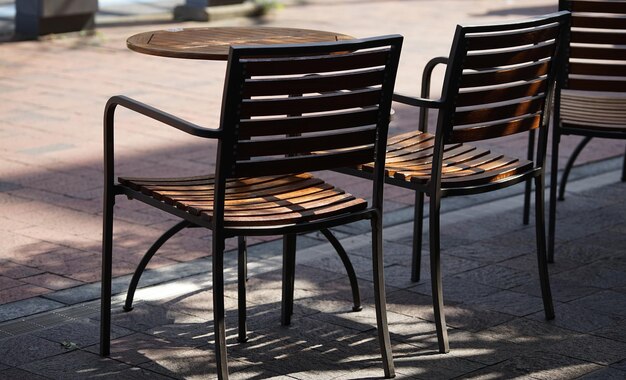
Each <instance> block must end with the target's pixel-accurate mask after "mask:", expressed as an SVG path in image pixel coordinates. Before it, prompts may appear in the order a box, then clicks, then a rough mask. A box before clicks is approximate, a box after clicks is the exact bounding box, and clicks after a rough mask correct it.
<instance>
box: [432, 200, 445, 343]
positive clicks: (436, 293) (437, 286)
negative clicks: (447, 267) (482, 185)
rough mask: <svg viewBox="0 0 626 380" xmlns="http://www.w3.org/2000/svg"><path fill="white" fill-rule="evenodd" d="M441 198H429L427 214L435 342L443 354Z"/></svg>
mask: <svg viewBox="0 0 626 380" xmlns="http://www.w3.org/2000/svg"><path fill="white" fill-rule="evenodd" d="M440 206H441V199H440V197H439V196H438V195H433V196H431V198H430V214H429V216H428V220H429V228H430V231H429V232H430V277H431V287H432V294H433V312H434V314H435V326H436V328H437V343H438V344H439V352H441V353H442V354H445V353H447V352H449V351H450V344H449V342H448V330H447V327H446V316H445V314H444V310H443V289H442V281H441V264H440V249H441V247H440V245H439V240H440V236H439V234H440V231H439V223H440V222H439V211H440Z"/></svg>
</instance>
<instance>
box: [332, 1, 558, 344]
mask: <svg viewBox="0 0 626 380" xmlns="http://www.w3.org/2000/svg"><path fill="white" fill-rule="evenodd" d="M568 20H569V12H560V13H556V14H552V15H547V16H544V17H539V18H536V19H533V20H531V21H522V22H517V23H508V24H501V25H490V26H466V27H464V26H458V27H457V30H456V34H455V38H454V42H453V45H452V49H451V54H450V57H449V58H445V57H437V58H434V59H432V60H431V61H430V62H429V63H428V64H427V65H426V67H425V69H424V77H423V82H422V88H421V94H422V97H421V98H416V97H411V96H405V95H401V94H394V101H396V102H399V103H403V104H407V105H411V106H417V107H421V110H420V116H419V126H418V130H419V131H422V132H425V131H426V128H427V119H428V116H427V113H428V109H437V110H439V117H438V122H437V130H436V133H435V143H434V147H433V149H434V152H435V154H434V156H433V158H432V159H433V163H432V172H431V175H430V181H428V182H427V183H425V184H422V183H418V182H411V181H407V180H405V179H400V178H394V177H390V176H386V178H385V181H386V182H387V183H389V184H392V185H395V186H399V187H403V188H407V189H410V190H414V191H415V192H416V195H415V209H414V210H415V211H414V232H413V234H414V235H413V257H412V265H411V267H412V270H411V277H412V279H413V280H419V272H420V261H421V243H422V231H423V227H422V222H423V215H424V213H423V206H424V195H428V196H429V197H430V203H429V205H430V214H429V215H430V216H429V224H430V229H429V238H430V239H429V240H430V270H431V282H432V293H433V307H434V316H435V323H436V328H437V338H438V343H439V351H440V352H442V353H445V352H448V351H449V343H448V336H447V330H446V322H445V316H444V312H443V292H442V279H441V277H442V274H441V269H440V204H441V199H442V198H443V197H447V196H458V195H469V194H479V193H484V192H489V191H493V190H499V189H503V188H506V187H509V186H512V185H515V184H518V183H521V182H526V181H527V180H534V182H535V184H536V188H538V189H543V187H544V181H545V180H544V176H545V156H546V146H547V134H548V126H547V120H548V119H549V118H548V117H547V116H546V115H544V112H542V116H541V123H540V125H541V127H539V128H538V129H537V130H538V134H539V143H538V147H537V151H536V160H535V163H534V164H535V167H534V168H533V169H532V170H531V171H528V172H526V173H523V174H520V175H514V176H511V177H508V178H506V179H504V180H502V181H496V182H492V183H489V184H485V185H480V186H469V187H449V188H443V187H442V185H441V176H442V162H443V148H444V144H448V143H450V142H451V140H450V136H451V131H452V126H453V118H454V114H455V102H456V98H455V95H456V94H457V93H458V91H459V83H458V81H459V79H458V78H460V77H461V75H462V72H463V65H464V59H465V54H466V49H467V48H466V46H467V42H466V35H467V34H470V33H476V34H478V33H485V34H489V33H495V32H504V31H507V30H510V29H518V30H519V29H523V28H529V29H530V28H534V27H538V26H541V25H546V24H549V23H558V24H559V25H560V29H561V30H563V25H565V24H566V23H567V22H568ZM560 34H561V35H560V38H559V39H560V40H561V41H562V40H563V38H564V36H563V33H562V32H561V33H560ZM557 41H558V40H557ZM559 49H561V50H562V49H563V44H562V43H561V46H559V47H557V48H556V51H557V52H558V53H560V54H555V56H553V60H552V62H553V63H552V65H551V68H550V71H549V74H548V82H550V83H549V86H551V87H550V88H552V86H553V85H554V82H555V78H556V71H557V68H558V67H559V66H560V65H559V62H560V61H559V59H560V58H559V56H562V53H563V52H562V51H559ZM439 64H447V70H446V74H445V79H444V85H443V90H442V95H441V98H440V99H439V100H430V99H426V98H425V96H428V94H429V92H430V77H431V74H432V71H433V69H434V67H435V66H437V65H439ZM551 93H552V91H548V95H546V98H547V102H549V98H550V94H551ZM534 131H536V129H530V130H529V131H528V132H529V133H534ZM490 137H498V136H490ZM532 152H533V151H531V150H530V148H529V153H532ZM531 157H532V155H531ZM341 171H342V172H344V173H348V174H351V175H355V176H359V177H363V178H371V175H370V174H369V173H368V172H367V171H363V170H359V169H353V168H343V169H341ZM535 206H536V231H537V259H538V266H539V275H540V283H541V291H542V297H543V303H544V310H545V315H546V319H553V318H554V307H553V304H552V297H551V291H550V285H549V277H548V268H547V261H546V240H545V222H544V195H543V192H542V191H536V192H535Z"/></svg>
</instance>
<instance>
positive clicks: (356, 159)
mask: <svg viewBox="0 0 626 380" xmlns="http://www.w3.org/2000/svg"><path fill="white" fill-rule="evenodd" d="M373 160H374V148H373V147H367V148H360V149H355V150H351V151H347V152H345V151H339V152H337V153H327V154H317V155H314V156H304V157H303V156H295V157H287V158H280V159H279V158H269V159H257V160H250V161H239V162H237V163H236V165H235V169H234V171H233V176H234V177H247V176H251V175H255V174H257V173H266V172H268V168H272V173H275V174H287V173H301V172H306V171H315V170H326V169H333V168H337V167H338V165H340V166H356V165H359V164H363V163H368V162H372V161H373Z"/></svg>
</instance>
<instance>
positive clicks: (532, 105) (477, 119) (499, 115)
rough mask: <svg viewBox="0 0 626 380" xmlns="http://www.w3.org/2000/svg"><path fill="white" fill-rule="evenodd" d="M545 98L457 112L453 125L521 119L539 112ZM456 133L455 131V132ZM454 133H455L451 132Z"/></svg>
mask: <svg viewBox="0 0 626 380" xmlns="http://www.w3.org/2000/svg"><path fill="white" fill-rule="evenodd" d="M544 102H545V97H543V96H539V97H536V98H533V99H529V100H524V101H517V102H515V103H512V104H507V105H499V106H495V107H483V108H479V109H475V110H468V111H460V112H459V111H457V112H456V113H455V114H454V124H455V125H466V124H478V123H489V122H493V121H498V120H502V119H510V118H513V117H523V116H525V115H529V114H535V113H537V112H539V111H540V110H541V108H542V107H543V105H544V104H543V103H544ZM455 131H456V130H455ZM453 133H455V132H453Z"/></svg>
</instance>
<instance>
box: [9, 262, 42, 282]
mask: <svg viewBox="0 0 626 380" xmlns="http://www.w3.org/2000/svg"><path fill="white" fill-rule="evenodd" d="M40 273H42V271H41V270H40V269H37V268H33V267H29V266H25V265H20V264H16V263H14V262H11V261H8V260H2V261H0V275H2V276H6V277H10V278H14V279H20V278H23V277H29V276H35V275H37V274H40Z"/></svg>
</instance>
